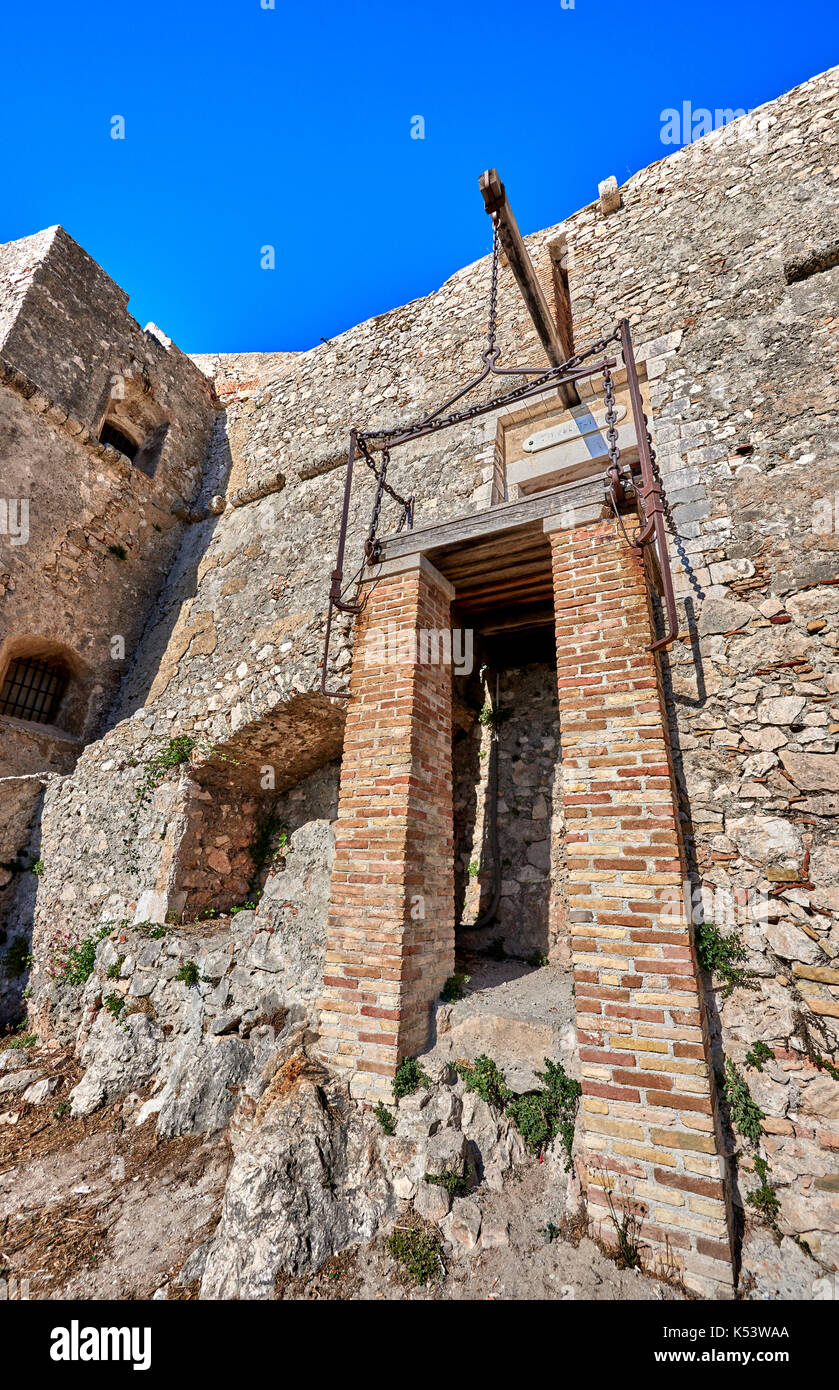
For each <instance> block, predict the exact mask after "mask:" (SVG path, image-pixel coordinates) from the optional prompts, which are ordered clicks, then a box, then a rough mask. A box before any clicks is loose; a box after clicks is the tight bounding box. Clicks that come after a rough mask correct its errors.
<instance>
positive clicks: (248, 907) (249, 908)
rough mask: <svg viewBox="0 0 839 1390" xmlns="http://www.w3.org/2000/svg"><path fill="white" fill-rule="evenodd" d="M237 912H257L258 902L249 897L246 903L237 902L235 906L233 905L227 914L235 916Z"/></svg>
mask: <svg viewBox="0 0 839 1390" xmlns="http://www.w3.org/2000/svg"><path fill="white" fill-rule="evenodd" d="M257 896H259V895H258V894H257ZM237 912H256V903H255V902H253V900H252V899H248V901H247V902H246V903H237V904H236V906H235V907H231V909H230V911H229V912H228V914H227V915H228V917H235V916H236V914H237Z"/></svg>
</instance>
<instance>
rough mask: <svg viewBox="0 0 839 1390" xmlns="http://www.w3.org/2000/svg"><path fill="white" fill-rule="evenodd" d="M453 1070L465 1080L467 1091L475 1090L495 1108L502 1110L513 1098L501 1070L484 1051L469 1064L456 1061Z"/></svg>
mask: <svg viewBox="0 0 839 1390" xmlns="http://www.w3.org/2000/svg"><path fill="white" fill-rule="evenodd" d="M455 1071H456V1072H457V1074H458V1076H460V1077H462V1078H463V1080H464V1081H465V1082H466V1089H467V1091H475V1093H476V1094H477V1095H479V1096H480V1097H481V1100H485V1101H486V1103H487V1105H493V1106H494V1107H495V1109H496V1110H503V1109H504V1106H505V1105H506V1104H507V1102H508V1101H509V1100H512V1098H513V1092H512V1091H511V1090H510V1088H509V1087H508V1085H507V1082H506V1079H505V1076H504V1073H503V1071H501V1070H500V1068H499V1067H498V1066H496V1064H495V1062H493V1060H492V1058H491V1057H487V1055H486V1053H484V1052H482V1053H480V1055H479V1056H477V1057H476V1058H475V1061H474V1062H473V1063H471V1064H470V1063H469V1062H456V1063H455Z"/></svg>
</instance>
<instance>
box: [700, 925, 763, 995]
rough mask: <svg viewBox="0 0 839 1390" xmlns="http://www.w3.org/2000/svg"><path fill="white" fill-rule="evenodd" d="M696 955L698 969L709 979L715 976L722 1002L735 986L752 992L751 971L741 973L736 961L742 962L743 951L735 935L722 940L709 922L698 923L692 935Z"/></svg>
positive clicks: (722, 937) (718, 932) (744, 952)
mask: <svg viewBox="0 0 839 1390" xmlns="http://www.w3.org/2000/svg"><path fill="white" fill-rule="evenodd" d="M694 942H695V945H696V955H697V958H698V960H699V964H700V966H701V968H702V969H703V970H704V971H706V972H707V973H708V974H709V975H711V976H714V975H717V976H718V977H719V979H720V980H722V982H723V998H725V999H727V998H728V996H729V995H730V994H731V993H732V991H733V990H735V989H736V988H737V987H738V985H739V986H742V987H743V988H744V989H756V988H757V986H756V985H755V984H754V983H753V981H754V978H755V973H754V971H753V970H744V969H743V967H742V966H741V965H738V961H742V960H745V959H746V955H747V952H746V948H745V946H744V945H743V942H742V941H741V939H740V936H739V934H738V933H737V932H732V933H731V935H730V936H723V934H722V932H721V931H720V929H719V927H715V926H714V923H713V922H702V923H701V924H700V925H699V926H698V927H697V928H696V930H695V932H694Z"/></svg>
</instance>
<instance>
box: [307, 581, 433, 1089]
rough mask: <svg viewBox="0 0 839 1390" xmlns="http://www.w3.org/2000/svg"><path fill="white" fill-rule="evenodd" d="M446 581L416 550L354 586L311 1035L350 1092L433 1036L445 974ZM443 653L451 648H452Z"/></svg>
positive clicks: (377, 1082) (383, 1079)
mask: <svg viewBox="0 0 839 1390" xmlns="http://www.w3.org/2000/svg"><path fill="white" fill-rule="evenodd" d="M453 594H454V590H453V588H452V586H451V585H450V584H449V583H448V581H447V580H446V579H444V578H443V576H442V575H441V574H438V572H437V571H436V570H435V569H434V567H433V566H432V565H431V564H429V562H428V561H427V560H425V559H423V558H422V557H421V556H410V557H407V558H406V559H404V560H398V561H390V562H387V563H385V564H384V565H382V566H380V567H379V569H378V571H377V572H376V578H375V579H374V580H372V581H370V582H369V583H367V584H365V586H364V597H365V606H364V610H363V612H362V614H361V615H360V617H359V619H358V624H357V630H356V643H355V654H354V658H353V669H352V679H351V683H350V698H349V702H348V709H347V726H346V734H345V738H344V756H343V762H342V764H341V788H340V797H339V803H338V821H337V825H336V842H335V859H334V864H333V870H332V895H331V900H330V912H329V927H328V933H327V949H326V964H325V968H324V982H323V983H324V988H323V997H322V1000H321V1008H322V1014H321V1044H320V1050H321V1055H322V1056H323V1058H324V1060H326V1061H328V1062H329V1063H330V1064H331V1065H332V1066H334V1067H339V1068H341V1069H344V1070H347V1071H350V1072H351V1073H352V1078H351V1089H352V1093H353V1095H355V1096H357V1097H359V1098H361V1097H365V1098H376V1097H381V1096H385V1095H386V1096H389V1095H390V1086H389V1078H390V1077H392V1076H393V1074H394V1072H395V1070H396V1066H397V1063H398V1062H399V1061H400V1060H401V1058H402V1057H407V1056H414V1055H415V1054H416V1053H417V1052H418V1051H420V1050H421V1049H422V1048H424V1047H425V1046H426V1045H427V1044H428V1042H429V1040H430V1039H429V1028H430V1022H431V1010H432V1006H433V1004H434V1001H435V1000H436V999H437V996H438V995H439V993H440V989H441V988H442V986H443V984H444V983H445V981H446V979H447V978H448V976H449V975H451V974H452V972H453V970H454V876H453V854H454V847H453V830H452V772H451V702H452V669H451V664H450V661H447V660H441V656H443V655H444V653H445V646H446V644H445V642H444V641H443V640H442V634H443V633H446V634H448V633H450V631H451V613H450V609H451V599H452V597H453ZM449 650H450V649H449Z"/></svg>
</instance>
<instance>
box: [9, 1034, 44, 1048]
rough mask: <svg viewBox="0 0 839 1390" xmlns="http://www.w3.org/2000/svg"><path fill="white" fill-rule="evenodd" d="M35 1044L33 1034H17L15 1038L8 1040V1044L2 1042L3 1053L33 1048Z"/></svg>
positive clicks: (36, 1040)
mask: <svg viewBox="0 0 839 1390" xmlns="http://www.w3.org/2000/svg"><path fill="white" fill-rule="evenodd" d="M37 1042H38V1039H37V1036H36V1035H35V1034H34V1033H18V1034H17V1036H16V1037H14V1038H10V1039H9V1041H8V1042H5V1041H4V1043H3V1050H4V1051H5V1052H14V1051H15V1050H16V1049H17V1048H19V1047H20V1048H26V1047H35V1046H36V1045H37Z"/></svg>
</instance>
